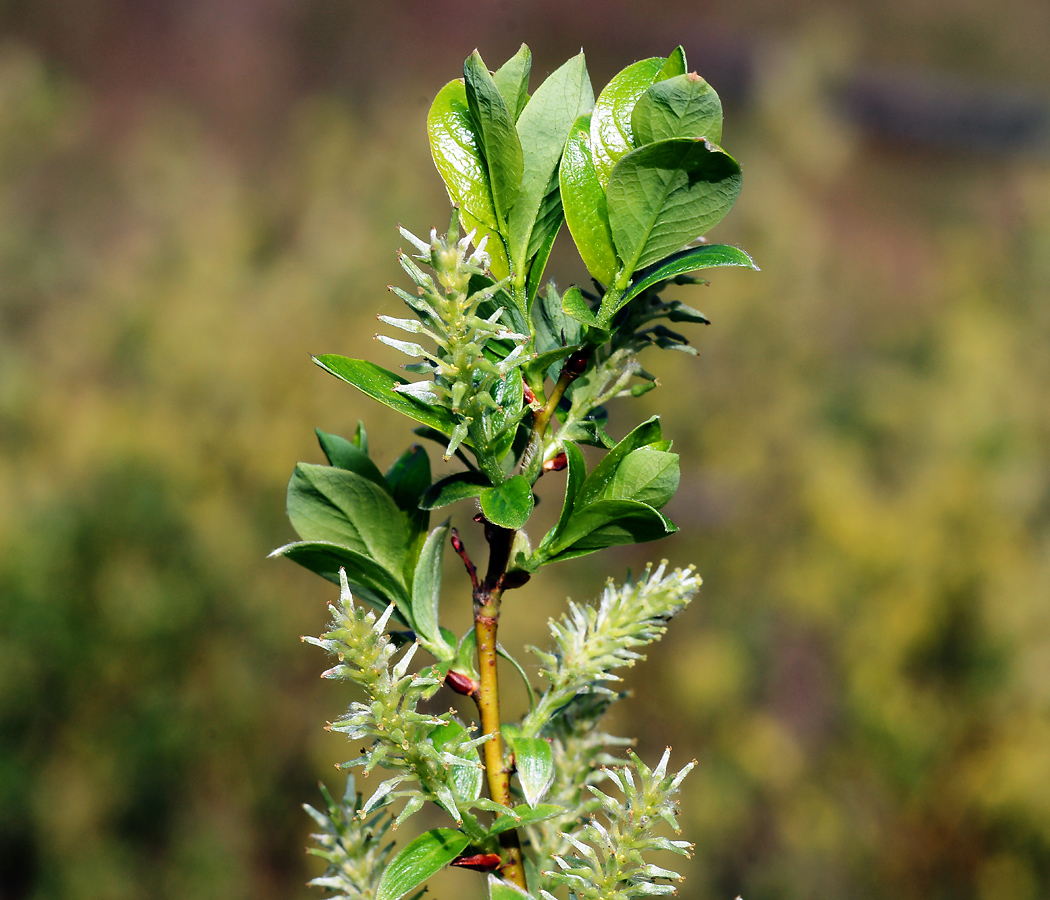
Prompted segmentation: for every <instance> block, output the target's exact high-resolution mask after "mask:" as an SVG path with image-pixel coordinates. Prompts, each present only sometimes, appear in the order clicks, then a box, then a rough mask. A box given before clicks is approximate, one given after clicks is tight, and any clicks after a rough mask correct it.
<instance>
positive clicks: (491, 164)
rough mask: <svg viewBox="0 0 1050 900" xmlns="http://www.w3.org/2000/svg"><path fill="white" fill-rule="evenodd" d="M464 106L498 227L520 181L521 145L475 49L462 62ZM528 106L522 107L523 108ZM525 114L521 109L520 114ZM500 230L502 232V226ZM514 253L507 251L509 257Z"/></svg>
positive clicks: (507, 110) (503, 220) (511, 202)
mask: <svg viewBox="0 0 1050 900" xmlns="http://www.w3.org/2000/svg"><path fill="white" fill-rule="evenodd" d="M463 79H464V82H465V87H466V94H467V106H468V107H469V108H470V113H471V115H472V116H473V119H474V125H475V128H476V129H477V136H478V138H479V139H480V140H479V143H480V149H481V155H482V157H483V158H484V160H485V167H486V168H487V169H488V174H489V189H490V190H491V192H492V205H493V207H494V208H495V211H496V221H497V222H498V223H500V225H501V226H505V225H506V223H507V217H508V215H509V214H510V209H511V207H512V206H513V205H514V201H515V199H516V198H517V196H518V186H519V185H520V184H521V174H522V147H521V141H520V140H519V139H518V132H517V130H516V129H515V127H514V117H513V116H511V114H510V110H509V109H507V104H506V102H505V101H504V99H503V95H502V94H501V93H500V91H499V88H498V87H496V82H495V81H493V79H492V76H491V75H490V74H489V70H488V67H487V66H486V65H485V62H484V60H483V59H482V58H481V54H480V53H478V51H477V50H475V51H474V52H473V53H471V54H470V56H468V57H467V59H466V60H465V61H464V63H463ZM527 108H528V107H526V109H527ZM524 114H525V113H524V112H523V113H522V115H524ZM500 230H501V231H502V232H503V233H504V234H506V233H507V230H506V228H505V227H501V228H500ZM513 256H514V254H513V252H512V253H511V257H512V258H513Z"/></svg>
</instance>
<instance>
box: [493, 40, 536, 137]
mask: <svg viewBox="0 0 1050 900" xmlns="http://www.w3.org/2000/svg"><path fill="white" fill-rule="evenodd" d="M531 71H532V51H531V50H530V49H529V48H528V46H526V45H525V44H522V45H521V46H520V47H519V48H518V52H517V53H515V54H514V55H513V56H512V57H511V58H510V59H508V60H507V61H506V62H505V63H504V64H503V65H502V66H500V67H499V68H498V69H497V70H496V71H495V72H494V73H493V74H492V80H493V81H494V82H496V87H497V88H499V92H500V94H502V95H503V102H504V103H506V104H507V109H508V110H509V111H510V115H511V118H512V119H513V120H514V121H517V120H518V116H519V115H521V111H522V110H523V109H524V108H525V104H526V103H527V102H528V99H529V73H530V72H531Z"/></svg>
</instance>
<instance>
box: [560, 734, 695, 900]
mask: <svg viewBox="0 0 1050 900" xmlns="http://www.w3.org/2000/svg"><path fill="white" fill-rule="evenodd" d="M670 753H671V751H670V750H665V751H664V755H663V757H662V758H661V759H660V762H659V764H658V765H657V767H656V768H655V769H649V768H648V767H647V766H646V765H645V764H644V763H643V762H642V761H641V760H640V759H638V757H637V756H635V755H634V754H633V753H632V754H631V763H630V765H627V766H624V767H623V768H621V769H618V770H610V771H608V773H607V774H608V777H609V778H610V779H611V780H612V781H613V782H614V783H615V784H616V786H617V787H618V788H619V789H620V791H621V792H622V794H623V799H622V800H620V799H617V798H614V797H610V796H609V795H608V794H605V793H603V792H602V791H599V790H598V789H597V788H596V787H593V786H591V787H589V788H588V790H589V791H590V792H591V793H592V794H594V796H595V797H596V798H597V799H598V801H599V803H600V804H601V816H602V818H604V819H605V823H606V824H604V825H603V824H602V823H601V822H600V821H599V820H598V818H597V817H594V818H592V819H591V820H590V822H588V824H587V825H586V826H585V827H584V828H583V829H582V831H580V832H579V833H578V835H573V834H568V835H566V840H567V841H568V842H569V843H570V844H571V845H572V847H573V849H574V850H575V851H576V852H575V853H574V854H572V855H571V856H569V855H566V856H560V855H559V856H555V857H554V862H555V863H556V864H557V866H558V869H557V870H556V871H549V872H544V873H543V874H544V877H545V878H547V879H549V884H550V885H551V886H552V887H557V886H558V885H566V886H567V887H568V888H569V890H570V891H571V892H572V894H573V896H574V897H576V898H577V900H634V898H637V897H647V896H652V895H654V894H673V893H674V892H675V889H674V886H673V885H671V884H669V883H668V882H669V881H680V880H681V877H682V876H681V875H679V874H678V873H677V872H675V871H673V870H672V869H664V868H662V867H660V866H657V865H653V864H652V863H647V862H646V861H645V858H644V856H643V854H645V853H649V852H653V851H657V850H670V851H672V852H674V853H680V854H682V855H685V856H688V855H689V854H690V851H691V850H692V844H690V843H689V842H688V841H676V840H671V839H670V838H667V837H663V836H662V835H660V834H658V833H657V832H658V830H659V828H660V826H661V825H662V824H666V825H668V826H670V827H671V829H673V830H674V832H675V833H677V832H678V830H679V829H678V820H677V813H678V805H677V803H676V801H675V799H674V795H675V794H676V793H677V792H678V787H679V785H680V784H681V783H682V779H683V778H685V776H686V775H687V774H688V773H689V770H690V769H692V768H693V766H694V765H696V763H695V762H692V763H689V764H688V765H687V766H685V767H684V768H683V769H681V770H680V771H679V772H677V773H675V774H674V775H668V774H667V761H668V758H669V757H670ZM632 770H633V771H632ZM540 893H541V894H542V895H543V896H544V897H545V898H546V900H556V898H555V897H554V895H553V894H551V893H549V892H548V891H547V890H541V892H540Z"/></svg>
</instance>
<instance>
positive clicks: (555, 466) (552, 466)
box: [543, 453, 569, 472]
mask: <svg viewBox="0 0 1050 900" xmlns="http://www.w3.org/2000/svg"><path fill="white" fill-rule="evenodd" d="M568 464H569V460H568V458H567V457H566V456H565V454H564V453H559V454H558V455H557V456H555V457H554V459H548V460H547V461H546V462H545V463H544V464H543V471H544V472H560V471H561V470H562V469H564V468H565V467H566V466H567V465H568Z"/></svg>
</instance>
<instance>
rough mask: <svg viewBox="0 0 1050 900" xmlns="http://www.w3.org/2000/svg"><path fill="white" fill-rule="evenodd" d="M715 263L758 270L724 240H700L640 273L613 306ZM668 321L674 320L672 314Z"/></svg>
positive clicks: (747, 256)
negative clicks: (700, 244) (701, 243)
mask: <svg viewBox="0 0 1050 900" xmlns="http://www.w3.org/2000/svg"><path fill="white" fill-rule="evenodd" d="M717 266H744V267H746V268H748V269H754V270H755V271H756V272H757V271H758V266H756V265H755V261H754V260H753V259H752V258H751V257H750V256H749V255H748V254H747V253H745V252H744V251H743V250H740V249H738V248H737V247H730V246H729V245H728V244H704V245H703V246H700V247H691V248H689V249H688V250H683V251H682V252H681V253H676V254H675V255H674V256H671V257H669V258H668V259H666V260H664V261H663V262H662V263H660V265H659V266H656V267H655V268H654V269H652V271H649V272H643V273H641V274H640V276H639V277H638V278H637V279H636V280H634V281H632V282H631V284H630V286H629V287H628V288H627V290H626V291H624V294H623V296H622V297H621V298H620V300H619V302H618V303H617V305H616V309H620V307H622V306H623V305H624V304H626V303H628V302H629V301H630V300H633V299H634V298H635V297H637V296H638V295H639V294H640V293H642V291H644V290H645V289H646V288H649V287H652V286H653V285H654V284H658V283H659V282H661V281H668V280H669V279H671V278H674V277H675V276H677V275H684V274H685V273H686V272H695V271H697V270H698V269H711V268H715V267H717ZM614 312H615V310H614ZM671 321H672V322H674V321H677V320H676V319H674V318H672V319H671Z"/></svg>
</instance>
